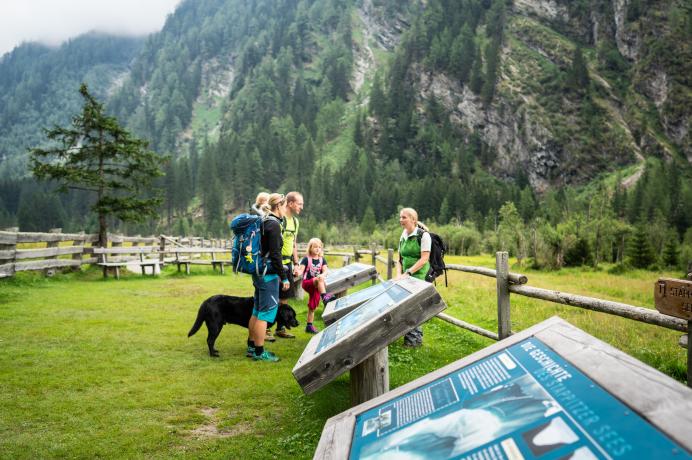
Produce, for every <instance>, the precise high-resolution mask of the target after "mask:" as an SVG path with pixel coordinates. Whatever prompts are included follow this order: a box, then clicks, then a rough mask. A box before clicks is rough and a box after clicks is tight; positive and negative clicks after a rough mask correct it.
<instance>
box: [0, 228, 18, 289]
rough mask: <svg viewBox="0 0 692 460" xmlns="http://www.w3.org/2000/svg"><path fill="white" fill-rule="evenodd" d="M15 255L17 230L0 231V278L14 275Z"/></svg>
mask: <svg viewBox="0 0 692 460" xmlns="http://www.w3.org/2000/svg"><path fill="white" fill-rule="evenodd" d="M16 255H17V232H16V231H0V278H4V277H6V276H14V263H15V261H16V260H15V257H16Z"/></svg>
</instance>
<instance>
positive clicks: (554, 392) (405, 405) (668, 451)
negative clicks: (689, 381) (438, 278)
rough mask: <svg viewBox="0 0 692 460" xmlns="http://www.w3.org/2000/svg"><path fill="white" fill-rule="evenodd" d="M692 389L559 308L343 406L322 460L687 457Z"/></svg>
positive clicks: (324, 440) (691, 449)
mask: <svg viewBox="0 0 692 460" xmlns="http://www.w3.org/2000/svg"><path fill="white" fill-rule="evenodd" d="M690 426H692V390H690V389H689V388H687V387H685V386H684V385H682V384H680V383H679V382H677V381H675V380H673V379H672V378H670V377H668V376H666V375H664V374H662V373H661V372H659V371H657V370H655V369H652V368H650V367H649V366H647V365H646V364H644V363H642V362H640V361H638V360H636V359H634V358H632V357H631V356H629V355H627V354H625V353H623V352H621V351H619V350H617V349H615V348H613V347H611V346H610V345H608V344H606V343H604V342H601V341H600V340H598V339H595V338H594V337H592V336H590V335H588V334H586V333H585V332H583V331H581V330H580V329H577V328H576V327H574V326H572V325H570V324H569V323H567V322H565V321H564V320H562V319H560V318H558V317H553V318H550V319H548V320H546V321H543V322H542V323H540V324H537V325H536V326H533V327H531V328H529V329H526V330H524V331H521V332H519V333H516V334H513V335H511V336H510V337H508V338H507V339H504V340H501V341H499V342H497V343H495V344H493V345H491V346H489V347H486V348H484V349H482V350H480V351H478V352H476V353H473V354H472V355H470V356H467V357H465V358H462V359H460V360H458V361H456V362H454V363H452V364H449V365H447V366H445V367H443V368H441V369H438V370H437V371H434V372H431V373H430V374H428V375H425V376H423V377H420V378H419V379H416V380H414V381H413V382H410V383H408V384H406V385H403V386H401V387H399V388H397V389H395V390H393V391H390V392H388V393H385V394H383V395H380V396H378V397H376V398H374V399H373V400H370V401H367V402H365V403H363V404H360V405H358V406H356V407H353V408H351V409H349V410H347V411H345V412H342V413H341V414H339V415H336V416H334V417H332V418H330V419H329V420H327V423H326V424H325V427H324V429H323V431H322V436H321V438H320V442H319V444H318V446H317V450H316V452H315V455H314V458H315V459H335V460H336V459H339V460H341V459H380V458H435V459H445V458H460V459H461V458H463V459H489V458H498V459H500V458H506V459H527V460H528V459H543V458H551V459H556V458H583V459H596V458H618V459H621V460H624V459H633V460H634V459H636V460H638V459H642V458H651V459H659V458H680V459H682V458H690V454H691V453H692V436H690Z"/></svg>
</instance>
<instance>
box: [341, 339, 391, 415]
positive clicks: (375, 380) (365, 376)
mask: <svg viewBox="0 0 692 460" xmlns="http://www.w3.org/2000/svg"><path fill="white" fill-rule="evenodd" d="M350 372H351V374H350V382H351V405H353V406H357V405H358V404H361V403H364V402H365V401H369V400H371V399H373V398H376V397H377V396H380V395H383V394H385V393H386V392H388V391H389V350H388V348H387V347H384V348H383V349H381V350H380V351H378V352H377V353H375V354H374V355H372V356H370V357H369V358H367V359H366V360H365V361H363V362H362V363H360V364H358V365H357V366H356V367H354V368H353V369H351V371H350Z"/></svg>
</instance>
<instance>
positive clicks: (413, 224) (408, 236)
mask: <svg viewBox="0 0 692 460" xmlns="http://www.w3.org/2000/svg"><path fill="white" fill-rule="evenodd" d="M399 225H401V226H402V227H403V229H404V230H403V232H401V238H400V239H399V264H398V265H397V272H398V277H397V278H402V277H404V276H412V277H414V278H418V279H419V280H422V281H428V279H426V276H427V274H428V271H429V270H430V262H429V259H430V249H431V247H432V238H431V237H430V232H428V228H427V227H425V226H424V225H423V224H422V223H420V222H418V213H417V212H416V210H415V209H413V208H404V209H402V210H401V211H399ZM428 282H429V281H428ZM421 345H423V329H422V328H421V327H420V326H418V327H415V328H413V329H412V330H410V331H409V332H407V333H406V335H405V336H404V346H405V347H411V348H415V347H420V346H421Z"/></svg>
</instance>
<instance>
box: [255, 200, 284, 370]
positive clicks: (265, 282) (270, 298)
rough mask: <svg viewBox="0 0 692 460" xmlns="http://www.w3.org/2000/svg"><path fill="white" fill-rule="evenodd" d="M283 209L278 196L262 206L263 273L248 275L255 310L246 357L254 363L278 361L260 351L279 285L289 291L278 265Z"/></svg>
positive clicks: (277, 300) (281, 267) (273, 313)
mask: <svg viewBox="0 0 692 460" xmlns="http://www.w3.org/2000/svg"><path fill="white" fill-rule="evenodd" d="M285 208H286V197H285V196H284V195H282V194H279V193H272V194H271V195H269V199H268V200H267V203H266V204H264V205H262V208H261V210H262V212H263V213H264V216H263V218H262V227H261V228H262V236H261V244H260V247H261V248H262V257H263V260H264V264H266V271H263V272H262V273H260V274H258V273H253V274H252V284H253V286H254V287H255V296H254V297H255V307H254V309H253V311H252V316H251V317H250V323H249V324H248V330H249V332H250V338H249V339H248V344H247V345H248V348H247V356H248V357H251V358H253V359H254V360H255V361H269V362H276V361H278V360H279V357H278V356H276V355H275V354H274V353H272V352H270V351H267V350H265V349H264V341H265V336H266V333H267V323H273V322H274V320H275V319H276V313H277V311H278V307H279V285H281V289H283V290H284V291H285V290H287V289H288V288H289V282H288V273H286V270H285V268H284V265H283V264H282V263H281V247H282V246H283V239H282V237H281V218H282V217H283V214H284V210H285Z"/></svg>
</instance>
